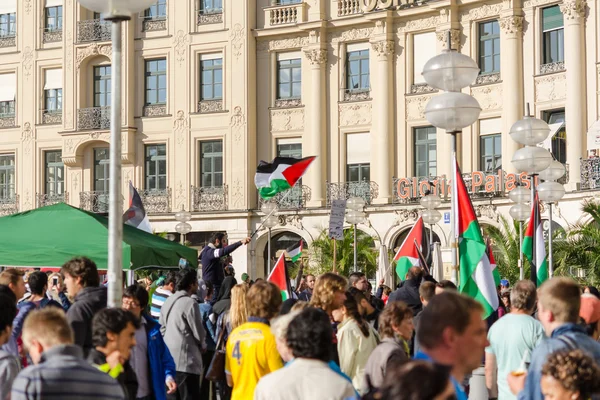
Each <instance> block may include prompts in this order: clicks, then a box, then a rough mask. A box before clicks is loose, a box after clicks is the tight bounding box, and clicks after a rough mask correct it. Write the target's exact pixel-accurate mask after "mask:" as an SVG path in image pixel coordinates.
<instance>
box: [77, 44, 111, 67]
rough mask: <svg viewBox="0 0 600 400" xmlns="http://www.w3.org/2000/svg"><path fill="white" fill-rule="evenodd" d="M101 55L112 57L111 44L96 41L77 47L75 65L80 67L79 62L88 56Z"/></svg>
mask: <svg viewBox="0 0 600 400" xmlns="http://www.w3.org/2000/svg"><path fill="white" fill-rule="evenodd" d="M98 55H103V56H106V57H108V59H111V57H112V46H111V45H110V44H102V45H98V44H97V43H90V44H89V45H88V46H86V47H80V48H78V49H77V59H76V65H77V69H79V67H81V63H82V62H83V60H85V59H86V58H88V57H94V56H98Z"/></svg>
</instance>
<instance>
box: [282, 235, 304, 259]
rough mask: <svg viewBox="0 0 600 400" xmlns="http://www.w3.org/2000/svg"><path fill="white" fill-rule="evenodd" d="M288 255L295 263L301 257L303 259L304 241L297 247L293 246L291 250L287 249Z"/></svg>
mask: <svg viewBox="0 0 600 400" xmlns="http://www.w3.org/2000/svg"><path fill="white" fill-rule="evenodd" d="M286 253H287V255H288V257H290V258H291V259H292V261H293V262H296V261H298V260H299V259H300V257H302V240H300V243H298V244H297V245H295V246H293V247H292V248H290V249H287V250H286Z"/></svg>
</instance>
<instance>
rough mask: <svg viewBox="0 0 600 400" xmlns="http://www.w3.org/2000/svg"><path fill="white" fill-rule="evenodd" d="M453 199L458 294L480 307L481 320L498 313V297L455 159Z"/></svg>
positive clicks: (477, 226)
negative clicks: (469, 298) (456, 241)
mask: <svg viewBox="0 0 600 400" xmlns="http://www.w3.org/2000/svg"><path fill="white" fill-rule="evenodd" d="M452 181H453V182H452V183H453V189H452V196H454V201H455V204H456V207H455V211H454V212H455V213H456V214H455V215H454V221H455V222H454V223H455V224H456V232H457V235H458V259H459V264H460V285H459V287H458V290H459V292H461V293H464V294H466V295H469V296H471V297H473V298H474V299H475V300H477V301H479V302H480V303H481V304H482V305H483V309H484V313H483V318H484V319H485V318H487V317H489V316H490V314H492V313H493V312H494V311H496V309H498V293H497V292H496V285H495V284H494V275H493V273H492V266H491V264H490V260H489V258H488V255H487V253H486V250H487V246H486V243H485V241H484V240H483V236H482V234H481V228H480V227H479V221H477V216H476V215H475V210H473V204H472V203H471V198H470V197H469V192H468V191H467V187H466V186H465V182H464V181H463V179H462V174H461V172H460V168H459V167H458V163H457V162H456V158H454V179H453V180H452Z"/></svg>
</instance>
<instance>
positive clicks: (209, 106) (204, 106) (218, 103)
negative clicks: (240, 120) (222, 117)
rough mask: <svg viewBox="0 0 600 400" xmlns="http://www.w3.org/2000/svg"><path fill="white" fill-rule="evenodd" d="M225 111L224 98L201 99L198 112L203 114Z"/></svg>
mask: <svg viewBox="0 0 600 400" xmlns="http://www.w3.org/2000/svg"><path fill="white" fill-rule="evenodd" d="M221 111H223V100H220V99H219V100H200V101H199V102H198V112H199V113H202V114H210V113H217V112H221Z"/></svg>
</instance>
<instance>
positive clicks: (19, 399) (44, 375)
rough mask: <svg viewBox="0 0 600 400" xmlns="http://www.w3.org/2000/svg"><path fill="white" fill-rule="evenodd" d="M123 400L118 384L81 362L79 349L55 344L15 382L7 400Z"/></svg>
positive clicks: (121, 390)
mask: <svg viewBox="0 0 600 400" xmlns="http://www.w3.org/2000/svg"><path fill="white" fill-rule="evenodd" d="M30 399H44V400H64V399H68V400H86V399H102V400H125V394H124V393H123V389H122V388H121V385H120V384H119V382H117V381H116V380H115V379H113V378H111V377H110V376H109V375H107V374H105V373H104V372H102V371H100V370H98V369H96V368H94V367H93V366H92V365H90V364H89V363H88V362H86V361H85V360H84V359H83V353H82V350H81V348H79V347H77V346H74V345H59V346H55V347H52V348H51V349H50V350H47V351H45V352H44V353H43V354H42V361H41V363H40V364H38V365H32V366H30V367H28V368H25V369H24V370H23V371H21V373H20V374H19V375H18V376H17V379H15V382H14V384H13V388H12V392H11V400H30Z"/></svg>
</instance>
